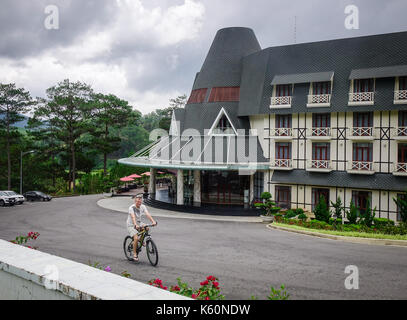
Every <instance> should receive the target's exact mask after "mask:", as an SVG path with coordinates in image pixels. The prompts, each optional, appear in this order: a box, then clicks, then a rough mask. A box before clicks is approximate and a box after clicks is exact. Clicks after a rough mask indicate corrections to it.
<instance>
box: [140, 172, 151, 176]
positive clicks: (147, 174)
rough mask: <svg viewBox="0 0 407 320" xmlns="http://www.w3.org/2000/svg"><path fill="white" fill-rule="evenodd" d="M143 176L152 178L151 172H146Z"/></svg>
mask: <svg viewBox="0 0 407 320" xmlns="http://www.w3.org/2000/svg"><path fill="white" fill-rule="evenodd" d="M141 175H142V176H146V177H149V176H150V172H144V173H142V174H141Z"/></svg>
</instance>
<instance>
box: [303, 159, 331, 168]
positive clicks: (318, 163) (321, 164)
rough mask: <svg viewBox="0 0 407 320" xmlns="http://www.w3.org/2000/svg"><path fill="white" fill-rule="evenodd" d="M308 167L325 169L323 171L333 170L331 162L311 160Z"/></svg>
mask: <svg viewBox="0 0 407 320" xmlns="http://www.w3.org/2000/svg"><path fill="white" fill-rule="evenodd" d="M308 167H309V168H310V169H323V170H329V169H331V168H332V166H331V160H311V161H310V162H309V163H308Z"/></svg>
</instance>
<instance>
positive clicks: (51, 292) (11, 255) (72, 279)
mask: <svg viewBox="0 0 407 320" xmlns="http://www.w3.org/2000/svg"><path fill="white" fill-rule="evenodd" d="M49 274H52V275H53V276H50V275H49ZM16 277H17V278H16ZM17 279H18V281H16V280H17ZM51 279H56V280H51ZM1 281H3V283H2V285H0V297H2V298H8V297H10V298H11V299H13V298H14V299H16V298H18V297H21V296H22V295H21V292H22V291H24V290H25V291H27V288H33V289H32V290H28V291H29V294H28V295H27V293H25V294H24V299H27V298H28V299H33V300H36V299H43V298H44V297H47V299H52V298H55V299H61V297H65V298H67V299H76V300H189V298H186V297H183V296H180V295H178V294H175V293H171V292H168V291H165V290H162V289H158V288H155V287H152V286H150V285H148V284H144V283H141V282H138V281H134V280H131V279H127V278H124V277H122V276H119V275H116V274H113V273H109V272H106V271H102V270H99V269H96V268H93V267H90V266H87V265H84V264H81V263H78V262H74V261H71V260H68V259H64V258H60V257H57V256H53V255H51V254H47V253H43V252H40V251H37V250H33V249H29V248H26V247H23V246H19V245H16V244H13V243H10V242H8V241H4V240H0V282H1ZM5 284H7V285H5ZM47 288H48V289H47ZM3 290H4V292H3Z"/></svg>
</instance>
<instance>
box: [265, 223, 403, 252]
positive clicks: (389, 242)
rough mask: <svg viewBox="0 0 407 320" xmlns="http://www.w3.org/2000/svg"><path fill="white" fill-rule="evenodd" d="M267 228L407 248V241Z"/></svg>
mask: <svg viewBox="0 0 407 320" xmlns="http://www.w3.org/2000/svg"><path fill="white" fill-rule="evenodd" d="M267 228H269V229H276V230H282V231H288V232H294V233H299V234H305V235H308V236H314V237H319V238H325V239H331V240H339V241H344V242H352V243H362V244H370V245H381V246H401V247H407V240H391V239H373V238H361V237H346V236H336V235H333V234H327V233H320V232H315V231H306V230H298V229H294V228H288V227H280V226H276V225H273V224H269V225H267Z"/></svg>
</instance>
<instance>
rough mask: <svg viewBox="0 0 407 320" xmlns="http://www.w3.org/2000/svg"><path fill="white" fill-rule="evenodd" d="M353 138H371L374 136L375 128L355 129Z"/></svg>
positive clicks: (353, 129)
mask: <svg viewBox="0 0 407 320" xmlns="http://www.w3.org/2000/svg"><path fill="white" fill-rule="evenodd" d="M352 136H354V137H371V136H373V128H371V127H370V128H363V127H353V128H352Z"/></svg>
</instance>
